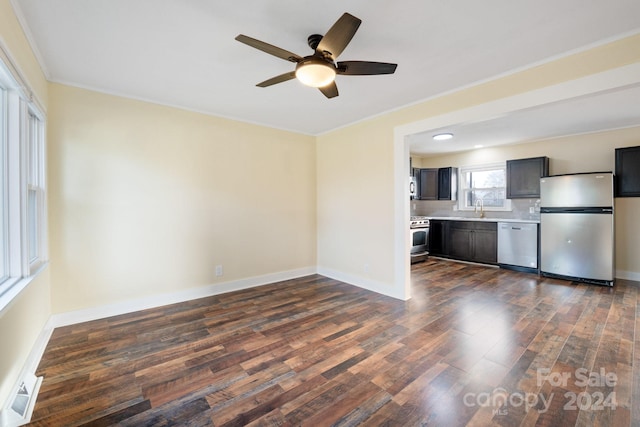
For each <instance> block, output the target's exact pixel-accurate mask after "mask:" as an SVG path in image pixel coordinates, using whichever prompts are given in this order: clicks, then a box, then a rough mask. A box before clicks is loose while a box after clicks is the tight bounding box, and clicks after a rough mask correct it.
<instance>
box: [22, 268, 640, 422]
mask: <svg viewBox="0 0 640 427" xmlns="http://www.w3.org/2000/svg"><path fill="white" fill-rule="evenodd" d="M412 287H413V290H412V294H413V298H412V299H411V300H410V301H408V302H402V301H397V300H394V299H392V298H388V297H384V296H381V295H377V294H375V293H372V292H368V291H365V290H362V289H359V288H357V287H354V286H349V285H346V284H344V283H341V282H338V281H335V280H332V279H328V278H325V277H322V276H311V277H306V278H302V279H297V280H290V281H286V282H281V283H277V284H273V285H268V286H263V287H260V288H255V289H251V290H246V291H239V292H233V293H228V294H224V295H218V296H213V297H209V298H204V299H199V300H194V301H191V302H187V303H181V304H175V305H170V306H166V307H162V308H157V309H151V310H145V311H140V312H136V313H132V314H127V315H122V316H117V317H112V318H108V319H103V320H98V321H93V322H88V323H83V324H78V325H74V326H69V327H64V328H59V329H56V330H55V331H54V333H53V336H52V338H51V340H50V342H49V345H48V347H47V349H46V352H45V354H44V357H43V359H42V361H41V363H40V366H39V369H38V372H37V374H38V375H43V376H44V382H43V385H42V388H41V390H40V394H39V396H38V400H37V403H36V407H35V411H34V414H33V418H32V425H38V426H44V425H46V426H78V425H91V426H106V425H122V426H169V425H188V426H207V425H215V426H239V425H255V426H258V425H261V426H281V425H282V426H297V425H310V426H324V425H365V426H381V425H389V426H415V425H434V426H456V425H470V426H490V425H499V426H520V425H522V426H530V425H541V426H574V425H576V426H591V425H593V426H596V425H597V426H616V427H617V426H627V425H635V426H637V425H639V424H640V402H639V398H640V351H638V350H640V334H636V329H637V327H638V326H640V308H639V305H638V295H639V292H638V290H639V289H640V283H638V282H631V281H625V280H618V281H617V282H616V285H615V287H614V288H607V287H600V286H595V285H584V284H577V283H571V282H566V281H561V280H553V279H544V278H539V277H538V276H536V275H535V274H526V273H518V272H513V271H507V270H498V269H494V268H489V267H481V266H474V265H467V264H461V263H455V262H449V261H442V260H435V259H429V260H428V261H426V262H424V263H420V264H416V265H414V266H413V267H412Z"/></svg>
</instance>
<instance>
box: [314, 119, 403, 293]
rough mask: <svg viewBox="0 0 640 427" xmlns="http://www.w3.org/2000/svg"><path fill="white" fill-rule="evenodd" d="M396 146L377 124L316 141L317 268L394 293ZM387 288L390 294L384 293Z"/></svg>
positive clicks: (390, 134)
mask: <svg viewBox="0 0 640 427" xmlns="http://www.w3.org/2000/svg"><path fill="white" fill-rule="evenodd" d="M392 140H393V131H392V129H390V128H388V127H385V126H381V125H379V123H378V122H374V123H369V124H367V125H356V126H351V127H349V128H346V129H344V130H341V131H337V132H333V133H331V134H330V135H327V136H320V137H318V147H317V164H318V268H319V271H320V272H321V273H324V274H329V275H332V276H334V277H336V278H340V279H342V280H346V281H349V282H352V283H353V282H355V283H358V284H360V285H365V286H367V287H369V288H371V289H374V290H378V291H381V292H384V293H393V290H392V288H393V286H392V284H393V274H394V269H393V263H392V261H393V257H394V245H393V241H394V229H393V227H391V226H390V225H391V224H393V191H394V188H393V145H392V144H391V143H390V141H392ZM385 288H388V289H385Z"/></svg>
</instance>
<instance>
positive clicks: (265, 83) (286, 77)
mask: <svg viewBox="0 0 640 427" xmlns="http://www.w3.org/2000/svg"><path fill="white" fill-rule="evenodd" d="M295 78H296V73H295V71H290V72H288V73H284V74H280V75H279V76H275V77H272V78H270V79H268V80H265V81H263V82H260V83H258V84H257V85H256V86H258V87H267V86H273V85H275V84H278V83H282V82H286V81H287V80H291V79H295Z"/></svg>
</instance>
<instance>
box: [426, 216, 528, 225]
mask: <svg viewBox="0 0 640 427" xmlns="http://www.w3.org/2000/svg"><path fill="white" fill-rule="evenodd" d="M427 218H429V219H442V220H448V221H482V222H521V223H530V224H540V220H539V219H515V218H491V217H485V218H478V217H462V216H427Z"/></svg>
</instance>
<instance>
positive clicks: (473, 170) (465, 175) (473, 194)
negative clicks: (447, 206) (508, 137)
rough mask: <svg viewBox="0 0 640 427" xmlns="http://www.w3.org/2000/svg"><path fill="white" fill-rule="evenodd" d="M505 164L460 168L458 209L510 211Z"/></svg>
mask: <svg viewBox="0 0 640 427" xmlns="http://www.w3.org/2000/svg"><path fill="white" fill-rule="evenodd" d="M506 190H507V172H506V164H505V163H497V164H489V165H479V166H467V167H463V168H460V197H459V202H458V204H459V209H461V210H474V209H477V208H479V207H480V206H482V209H483V210H489V211H491V210H493V211H504V210H511V201H510V200H509V199H506V193H507V191H506Z"/></svg>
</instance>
